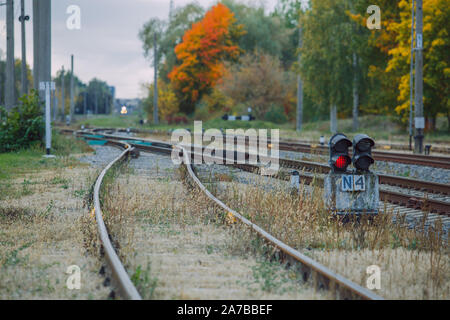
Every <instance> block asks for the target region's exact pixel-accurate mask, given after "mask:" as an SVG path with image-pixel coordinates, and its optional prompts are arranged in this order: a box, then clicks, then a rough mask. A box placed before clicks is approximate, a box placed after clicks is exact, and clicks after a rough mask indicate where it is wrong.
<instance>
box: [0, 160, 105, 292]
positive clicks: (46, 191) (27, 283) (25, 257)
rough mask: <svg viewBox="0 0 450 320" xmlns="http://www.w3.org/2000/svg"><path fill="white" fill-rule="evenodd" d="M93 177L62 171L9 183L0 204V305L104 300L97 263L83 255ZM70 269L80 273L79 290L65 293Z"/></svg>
mask: <svg viewBox="0 0 450 320" xmlns="http://www.w3.org/2000/svg"><path fill="white" fill-rule="evenodd" d="M94 174H95V173H94V172H93V171H92V170H90V169H88V168H85V167H84V166H78V167H75V168H74V167H67V168H64V167H62V166H61V167H58V168H56V169H54V170H52V171H47V170H45V171H40V172H32V173H29V174H26V175H24V176H22V177H20V178H16V179H15V180H12V181H10V184H11V186H12V188H13V191H12V192H11V194H10V195H8V196H7V197H5V199H4V200H2V201H0V225H1V231H0V299H106V298H107V297H108V294H109V289H108V288H105V287H103V285H102V281H103V279H102V277H100V276H99V274H98V271H99V270H100V267H101V262H100V261H99V259H98V257H94V256H89V255H87V254H86V248H85V237H84V234H83V231H82V230H83V226H84V224H83V220H84V219H86V218H85V217H88V216H89V212H88V210H87V209H86V208H84V206H83V203H84V198H85V195H86V194H88V191H89V187H90V183H91V182H92V180H93V179H92V178H93V177H94V176H95V175H94ZM86 176H89V177H91V178H90V179H86ZM23 181H28V183H25V184H24V183H23ZM24 186H26V189H25V187H24ZM94 223H95V222H94ZM71 265H77V266H79V267H80V269H81V289H80V290H69V289H68V288H67V285H66V281H67V279H68V277H69V275H68V274H66V270H67V268H68V267H69V266H71Z"/></svg>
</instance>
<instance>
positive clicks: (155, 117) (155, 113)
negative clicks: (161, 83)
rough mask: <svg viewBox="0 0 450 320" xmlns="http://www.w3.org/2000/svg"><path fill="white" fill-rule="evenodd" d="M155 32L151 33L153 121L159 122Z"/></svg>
mask: <svg viewBox="0 0 450 320" xmlns="http://www.w3.org/2000/svg"><path fill="white" fill-rule="evenodd" d="M156 45H157V44H156V32H155V33H154V34H153V56H154V67H155V82H154V86H153V87H154V93H153V122H154V124H158V123H159V119H158V56H157V53H158V50H157V48H156Z"/></svg>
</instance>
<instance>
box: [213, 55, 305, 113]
mask: <svg viewBox="0 0 450 320" xmlns="http://www.w3.org/2000/svg"><path fill="white" fill-rule="evenodd" d="M294 79H295V75H294V74H292V73H289V72H285V71H284V70H283V68H282V66H281V63H280V60H279V59H278V58H277V57H272V56H270V55H268V54H264V53H256V54H246V55H245V56H243V57H242V58H241V59H240V61H239V63H238V64H232V65H229V66H228V67H227V72H226V74H225V76H224V78H223V80H222V81H221V82H220V83H219V84H218V86H217V87H218V89H219V90H220V91H222V92H223V93H224V94H225V95H226V96H228V97H230V98H232V99H233V100H234V101H235V102H236V103H242V104H247V105H248V107H252V109H253V111H254V114H255V115H256V117H257V118H258V119H263V118H264V115H265V114H266V113H267V112H268V111H269V110H270V109H271V107H272V106H278V107H280V108H282V112H283V111H284V113H285V114H286V115H287V114H289V113H290V111H292V109H293V108H294V106H295V88H296V83H295V80H294Z"/></svg>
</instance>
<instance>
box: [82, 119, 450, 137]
mask: <svg viewBox="0 0 450 320" xmlns="http://www.w3.org/2000/svg"><path fill="white" fill-rule="evenodd" d="M359 123H360V129H359V130H358V131H357V132H354V131H353V129H352V120H351V119H339V120H338V131H340V132H344V133H346V134H348V135H350V136H352V135H353V134H355V133H360V132H363V133H366V134H368V135H369V136H371V137H373V138H374V139H375V140H377V141H386V142H393V143H395V142H398V143H405V144H406V143H408V141H409V136H408V132H407V130H406V129H404V128H402V127H401V126H400V125H399V124H398V123H396V122H395V121H394V120H393V119H392V118H389V117H387V116H363V117H360V119H359ZM79 124H80V125H81V124H84V125H90V126H93V127H112V128H124V127H133V128H139V129H157V130H162V131H166V130H169V129H176V128H189V129H191V130H192V129H193V128H194V126H193V120H190V121H189V123H188V124H179V125H168V124H160V125H156V126H155V125H152V124H147V125H140V124H139V117H138V116H135V115H127V116H117V115H111V116H94V117H92V118H90V119H84V118H80V121H79ZM210 128H217V129H220V128H223V129H240V128H242V129H249V128H254V129H280V136H281V137H282V138H294V139H302V140H311V141H318V140H319V138H320V136H322V135H324V136H325V137H330V136H331V132H330V122H329V121H328V120H324V121H314V122H308V123H305V124H304V125H303V128H302V131H301V132H300V133H299V132H297V131H296V130H295V125H294V123H286V124H275V123H272V122H267V121H259V120H258V121H250V122H249V121H224V120H222V119H214V120H208V121H204V122H203V129H205V130H207V129H210ZM437 128H438V130H437V131H436V132H432V133H426V137H425V142H426V143H447V144H450V131H449V130H448V129H447V124H446V119H444V118H439V119H438V123H437Z"/></svg>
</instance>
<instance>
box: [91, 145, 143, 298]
mask: <svg viewBox="0 0 450 320" xmlns="http://www.w3.org/2000/svg"><path fill="white" fill-rule="evenodd" d="M117 145H119V144H118V143H117ZM122 145H123V146H124V147H125V150H124V151H123V152H122V153H121V154H120V155H119V156H118V157H117V158H115V159H114V160H113V161H112V162H110V163H109V164H108V165H107V166H106V167H105V168H104V169H103V170H102V172H101V173H100V175H99V177H98V178H97V181H96V182H95V186H94V210H95V218H96V220H97V227H98V233H99V236H100V241H101V242H102V245H103V249H104V253H105V258H106V261H107V262H108V264H109V266H110V268H111V273H112V276H113V278H114V280H115V283H116V285H117V286H118V288H119V291H120V293H121V296H122V297H124V298H125V299H129V300H141V299H142V298H141V296H140V295H139V293H138V291H137V290H136V287H135V286H134V285H133V283H132V282H131V280H130V277H129V276H128V273H127V271H126V270H125V267H124V266H123V264H122V262H121V261H120V259H119V257H118V256H117V253H116V251H115V250H114V247H113V245H112V243H111V240H110V238H109V234H108V230H107V229H106V225H105V222H104V221H103V213H102V209H101V206H100V197H99V194H100V187H101V185H102V182H103V178H104V177H105V175H106V173H107V172H108V170H109V169H111V167H112V166H114V165H115V164H116V163H117V162H119V161H121V160H124V159H125V158H126V157H127V156H128V155H129V154H130V152H132V151H133V148H132V147H131V146H130V145H129V144H126V143H125V144H122Z"/></svg>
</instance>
